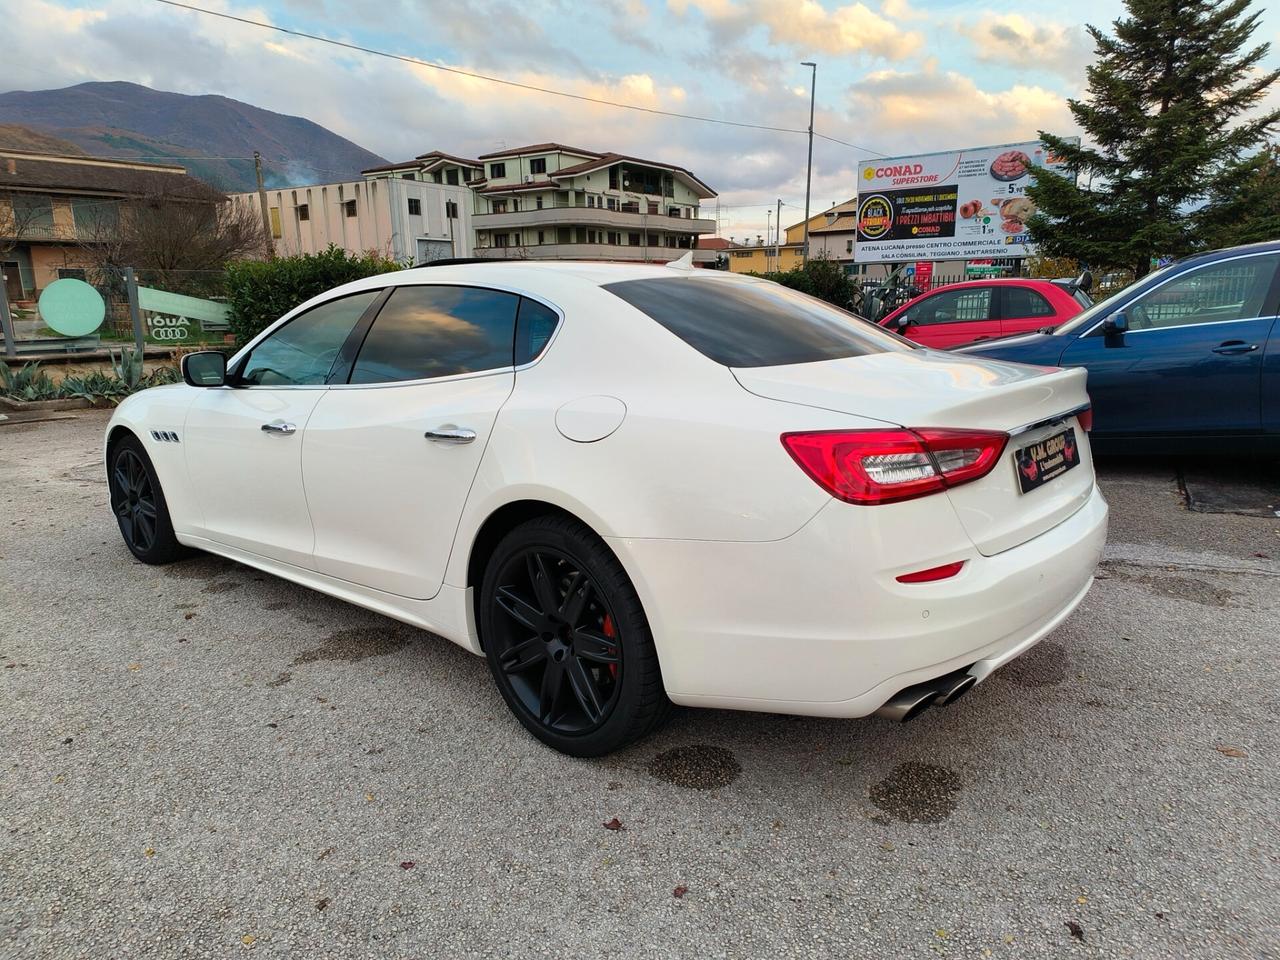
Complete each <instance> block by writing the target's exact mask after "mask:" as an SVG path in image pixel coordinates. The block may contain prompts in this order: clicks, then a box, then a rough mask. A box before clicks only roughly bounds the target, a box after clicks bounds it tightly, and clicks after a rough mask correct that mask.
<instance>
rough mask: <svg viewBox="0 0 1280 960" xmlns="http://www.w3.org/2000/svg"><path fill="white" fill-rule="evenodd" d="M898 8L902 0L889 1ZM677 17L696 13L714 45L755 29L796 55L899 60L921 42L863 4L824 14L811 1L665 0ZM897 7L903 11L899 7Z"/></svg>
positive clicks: (823, 9) (739, 38)
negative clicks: (705, 25) (763, 32)
mask: <svg viewBox="0 0 1280 960" xmlns="http://www.w3.org/2000/svg"><path fill="white" fill-rule="evenodd" d="M890 2H891V4H893V3H898V4H901V3H902V0H890ZM667 3H668V7H669V8H670V9H671V11H672V12H673V13H674V14H675V15H676V16H677V17H679V18H682V19H685V18H687V17H688V15H689V12H690V11H691V10H696V11H697V12H698V13H699V14H701V16H702V19H703V20H704V21H705V22H706V24H707V27H708V29H709V30H710V31H711V34H712V37H713V40H714V41H715V42H716V43H717V44H737V43H739V42H740V41H742V40H743V39H744V38H745V37H746V36H747V35H748V34H750V33H751V32H752V31H754V30H756V29H757V28H761V27H762V28H763V29H764V31H765V35H766V36H767V38H768V40H769V42H770V43H773V44H777V45H781V46H786V47H789V48H791V49H792V50H794V51H797V52H799V53H802V54H816V53H825V54H832V55H841V56H843V55H850V54H865V55H868V56H874V57H882V58H884V59H886V60H901V59H904V58H905V57H908V56H910V55H911V54H912V53H914V52H915V51H916V50H918V49H919V48H920V47H921V46H922V45H923V44H924V38H923V37H921V36H920V34H918V33H915V32H913V31H906V30H903V29H902V28H901V27H899V26H898V25H897V24H896V23H894V22H893V20H891V19H890V18H889V17H887V16H882V15H881V14H878V13H876V12H874V11H873V10H871V9H870V8H869V7H867V6H866V5H865V4H863V3H850V4H846V5H844V6H839V7H835V8H834V9H831V10H828V9H827V8H826V7H824V6H823V5H822V4H820V3H818V2H816V0H786V2H777V0H667ZM899 9H905V4H903V5H902V6H901V7H900V8H899Z"/></svg>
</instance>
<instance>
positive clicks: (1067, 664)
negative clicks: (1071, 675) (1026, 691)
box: [995, 640, 1071, 687]
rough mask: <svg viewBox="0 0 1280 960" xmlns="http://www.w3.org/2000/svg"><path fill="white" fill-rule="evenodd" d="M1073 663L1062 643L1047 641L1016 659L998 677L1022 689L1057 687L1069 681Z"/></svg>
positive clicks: (999, 672) (997, 674)
mask: <svg viewBox="0 0 1280 960" xmlns="http://www.w3.org/2000/svg"><path fill="white" fill-rule="evenodd" d="M1070 669H1071V661H1070V660H1069V659H1068V658H1067V651H1066V649H1065V648H1064V647H1063V646H1062V644H1060V643H1054V642H1053V641H1052V640H1045V641H1042V642H1040V643H1038V644H1036V645H1035V646H1034V647H1032V648H1031V649H1030V650H1028V651H1027V652H1026V653H1024V654H1023V655H1022V656H1020V657H1014V658H1013V659H1012V660H1011V661H1009V662H1008V663H1006V664H1005V665H1004V666H1003V667H1001V668H1000V669H999V670H998V671H997V672H996V674H995V675H996V676H997V677H999V678H1000V679H1002V680H1008V681H1009V682H1010V683H1016V684H1018V686H1020V687H1055V686H1057V685H1058V684H1060V683H1061V682H1062V681H1063V680H1065V679H1067V674H1068V672H1069V671H1070Z"/></svg>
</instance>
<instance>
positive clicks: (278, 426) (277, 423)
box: [262, 420, 298, 435]
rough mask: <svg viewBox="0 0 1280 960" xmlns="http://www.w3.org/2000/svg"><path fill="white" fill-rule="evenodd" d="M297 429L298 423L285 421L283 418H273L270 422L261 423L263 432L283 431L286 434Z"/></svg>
mask: <svg viewBox="0 0 1280 960" xmlns="http://www.w3.org/2000/svg"><path fill="white" fill-rule="evenodd" d="M297 430H298V425H297V424H296V423H285V422H284V421H283V420H273V421H272V422H271V423H264V424H263V425H262V432H263V433H283V434H286V435H288V434H290V433H296V432H297Z"/></svg>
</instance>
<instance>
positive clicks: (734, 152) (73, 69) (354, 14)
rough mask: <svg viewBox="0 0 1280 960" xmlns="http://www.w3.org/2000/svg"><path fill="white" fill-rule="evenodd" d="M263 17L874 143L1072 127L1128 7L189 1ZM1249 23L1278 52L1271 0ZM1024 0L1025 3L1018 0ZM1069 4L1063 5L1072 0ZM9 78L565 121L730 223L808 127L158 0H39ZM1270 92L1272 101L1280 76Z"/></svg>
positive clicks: (787, 189) (833, 151)
mask: <svg viewBox="0 0 1280 960" xmlns="http://www.w3.org/2000/svg"><path fill="white" fill-rule="evenodd" d="M192 2H194V3H196V4H197V5H200V6H206V7H208V8H211V9H216V10H221V11H225V12H228V13H233V14H236V15H238V16H242V17H246V18H249V19H253V20H261V21H267V22H270V23H274V24H278V25H281V26H286V27H291V28H293V29H297V30H302V31H306V32H308V33H314V34H321V35H324V36H328V37H333V38H336V39H341V40H345V41H349V42H352V43H357V44H360V45H363V46H368V47H373V48H377V49H380V50H386V51H391V52H394V53H400V54H406V55H409V56H412V57H416V58H420V59H422V60H427V61H431V62H434V63H440V64H445V65H449V66H455V67H460V68H462V69H466V70H469V71H475V72H480V73H486V74H490V75H493V76H499V77H503V78H507V79H512V80H518V81H521V82H524V83H529V84H533V85H536V86H541V87H549V88H554V89H558V90H564V91H570V92H573V93H579V94H585V95H587V96H592V97H597V98H602V99H608V100H615V101H623V102H627V103H632V104H638V105H641V106H646V107H652V108H656V109H660V110H667V111H673V112H680V113H689V114H696V115H698V116H705V117H717V118H722V119H726V120H736V121H741V122H746V123H753V124H762V125H769V126H778V127H788V128H803V127H804V126H805V125H806V123H807V120H808V108H809V89H808V82H809V71H808V69H807V68H805V67H801V66H800V65H799V62H800V61H802V60H815V61H817V62H818V64H819V67H818V82H817V102H818V108H817V119H816V122H815V127H816V129H817V130H818V131H819V132H821V133H825V134H828V135H830V136H832V137H836V138H839V139H841V140H845V141H848V142H849V143H852V144H856V145H858V146H859V147H863V148H867V149H869V150H874V151H877V152H879V153H882V154H889V155H893V154H902V153H911V152H927V151H934V150H945V149H951V148H960V147H966V146H977V145H980V144H989V143H1005V142H1011V141H1017V140H1027V139H1033V138H1034V137H1035V134H1036V131H1037V130H1038V129H1047V130H1052V131H1054V132H1057V133H1072V132H1077V131H1075V130H1074V127H1073V125H1072V121H1071V118H1070V115H1069V113H1068V112H1067V109H1066V105H1065V98H1066V97H1067V96H1071V95H1078V94H1079V93H1080V92H1081V90H1082V87H1083V84H1084V68H1085V65H1086V64H1087V63H1088V61H1089V59H1090V53H1091V49H1092V44H1091V42H1090V41H1089V39H1088V37H1087V35H1086V33H1085V31H1084V24H1085V23H1094V24H1099V25H1102V24H1107V23H1109V22H1110V21H1111V20H1113V19H1114V18H1115V17H1116V16H1117V14H1118V12H1119V9H1120V7H1119V4H1118V3H1115V2H1104V0H1076V2H1074V3H1071V4H1063V3H1061V2H1060V0H1058V2H1049V0H1024V2H1022V3H1020V4H1018V5H1016V6H1007V5H1000V6H995V5H992V6H986V5H984V3H983V2H982V0H978V2H973V3H961V2H955V0H938V2H935V0H862V2H853V3H846V2H842V0H823V2H817V0H592V2H590V3H587V2H578V0H468V2H466V3H457V2H450V3H445V2H443V0H270V2H268V3H265V4H264V3H240V2H238V0H203V2H202V0H192ZM1256 6H1258V7H1259V8H1261V9H1264V10H1266V12H1265V13H1264V19H1263V23H1262V26H1261V27H1260V29H1259V31H1258V33H1257V34H1256V35H1255V40H1256V41H1263V40H1268V41H1271V43H1272V45H1273V47H1274V48H1276V49H1273V50H1272V52H1271V55H1270V57H1269V62H1270V64H1271V65H1272V66H1274V65H1276V64H1277V63H1280V5H1278V6H1273V7H1272V8H1271V9H1270V10H1267V6H1268V5H1263V4H1256ZM1010 10H1016V11H1017V12H1016V13H1013V12H1008V11H1010ZM1068 16H1070V17H1072V19H1070V20H1068V19H1066V17H1068ZM6 32H8V33H9V34H10V36H9V37H7V38H6V44H5V46H6V50H5V57H4V60H3V61H0V90H9V89H27V90H35V89H46V88H51V87H60V86H65V85H67V84H72V83H79V82H82V81H85V80H129V81H134V82H137V83H143V84H147V85H149V86H152V87H155V88H157V89H163V90H173V91H177V92H180V93H191V94H198V93H218V94H223V95H225V96H229V97H234V98H236V99H239V100H244V101H247V102H249V103H252V104H255V105H257V106H260V107H265V108H267V109H270V110H275V111H278V112H281V113H289V114H297V115H300V116H304V117H307V118H309V119H311V120H314V121H316V122H318V123H321V124H324V125H325V126H327V127H329V128H330V129H332V130H334V131H336V132H338V133H340V134H342V135H343V136H346V137H349V138H350V139H352V140H354V141H356V142H357V143H360V144H361V145H363V146H365V147H367V148H369V149H371V150H374V151H376V152H377V153H380V154H382V155H384V156H386V157H388V158H390V159H393V160H400V159H404V158H407V157H411V156H413V155H415V154H418V153H423V152H425V151H427V150H431V149H441V150H445V151H447V152H451V153H457V154H462V155H470V156H474V155H476V154H480V153H487V152H490V151H493V150H496V149H499V148H501V147H503V146H517V145H519V144H522V143H533V142H539V141H545V140H555V141H559V142H561V143H569V144H574V145H578V146H582V147H587V148H592V149H596V150H617V151H619V152H625V153H630V154H633V155H638V156H642V157H651V158H654V159H661V160H666V161H668V162H673V163H678V164H681V165H683V166H686V167H688V168H690V169H691V170H693V171H694V172H695V173H697V174H698V175H700V176H701V177H702V178H703V179H704V180H706V181H707V182H709V183H710V184H711V185H712V186H713V187H715V188H716V189H717V190H718V191H719V192H720V216H721V232H722V233H723V234H724V235H725V236H729V235H733V236H735V237H737V238H738V239H742V238H744V237H747V236H754V235H755V234H757V233H763V232H764V224H765V209H766V208H771V207H772V205H773V203H774V201H775V200H776V199H777V198H781V199H782V200H783V202H784V204H786V206H784V208H783V222H784V223H792V222H795V221H797V220H799V219H800V218H801V215H802V212H803V202H804V176H805V150H806V141H805V138H804V137H803V136H797V135H795V134H791V133H778V132H772V131H766V130H754V129H744V128H740V127H732V126H724V125H719V124H710V123H699V122H695V121H691V120H681V119H674V118H668V117H660V116H653V115H649V114H643V113H637V112H634V111H629V110H619V109H614V108H609V107H604V106H597V105H593V104H588V103H583V102H580V101H573V100H568V99H564V98H561V97H555V96H547V95H543V94H535V93H530V92H524V91H520V90H517V89H514V88H511V87H507V86H501V85H497V84H493V83H487V82H484V81H480V80H473V79H470V78H466V77H460V76H457V75H455V74H449V73H444V72H442V71H439V70H433V69H429V68H426V67H420V66H413V65H409V64H405V63H401V62H397V61H393V60H387V59H383V58H379V57H374V56H369V55H367V54H361V53H356V52H351V51H344V50H341V49H339V48H336V47H333V46H330V45H327V44H320V43H316V42H314V41H310V40H304V39H298V38H293V37H289V36H286V35H283V34H279V33H275V32H268V31H264V30H262V29H260V28H256V27H252V26H246V25H241V24H236V23H231V22H228V21H225V20H220V19H215V18H212V17H207V16H202V15H199V14H195V13H190V12H187V11H183V10H177V9H174V8H172V7H168V6H164V5H161V4H159V3H157V2H155V0H27V2H26V3H24V4H23V5H22V9H21V12H20V13H19V14H18V15H17V16H15V17H10V18H9V19H8V21H7V22H6ZM1271 99H1272V100H1273V101H1274V100H1276V99H1277V96H1276V94H1274V93H1273V95H1272V98H1271ZM870 156H873V154H870V153H868V152H865V151H863V150H858V149H854V148H852V147H848V146H844V145H841V144H836V143H831V142H829V141H824V140H818V141H817V143H816V145H815V149H814V188H813V208H814V209H815V210H819V209H822V208H824V207H825V206H827V205H828V204H830V203H832V202H837V201H842V200H845V199H847V198H848V197H850V196H851V195H853V194H854V193H855V192H856V187H855V176H856V168H857V162H858V160H860V159H866V158H868V157H870Z"/></svg>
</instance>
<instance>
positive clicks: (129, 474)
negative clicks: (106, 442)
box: [111, 448, 158, 553]
mask: <svg viewBox="0 0 1280 960" xmlns="http://www.w3.org/2000/svg"><path fill="white" fill-rule="evenodd" d="M111 509H112V510H114V511H115V514H116V519H117V520H118V521H119V522H120V533H121V535H122V536H123V537H124V542H125V543H126V544H127V545H128V547H129V549H130V550H133V551H134V552H135V553H137V552H139V551H141V552H143V553H145V552H147V551H149V550H151V549H152V548H153V547H155V545H156V519H157V514H158V511H157V510H156V492H155V488H154V487H153V486H152V485H151V473H150V471H148V470H147V467H146V465H145V464H144V463H143V462H142V458H141V457H139V456H138V454H137V453H135V452H134V451H133V450H131V449H128V448H125V449H123V450H121V451H120V453H119V455H118V456H117V457H116V461H115V463H114V464H112V467H111Z"/></svg>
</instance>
